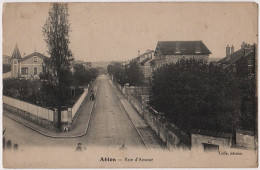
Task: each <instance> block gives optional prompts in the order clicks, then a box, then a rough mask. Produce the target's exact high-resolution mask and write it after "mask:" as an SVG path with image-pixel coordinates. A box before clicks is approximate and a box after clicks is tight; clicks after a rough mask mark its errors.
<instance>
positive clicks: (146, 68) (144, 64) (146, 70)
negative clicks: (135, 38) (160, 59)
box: [140, 50, 155, 82]
mask: <svg viewBox="0 0 260 170" xmlns="http://www.w3.org/2000/svg"><path fill="white" fill-rule="evenodd" d="M154 52H155V51H153V50H147V51H146V52H145V53H144V54H142V56H145V59H144V60H142V61H141V62H140V66H141V69H142V71H143V74H144V79H145V82H147V81H148V80H149V78H150V77H151V76H152V72H153V68H152V67H151V61H153V60H154Z"/></svg>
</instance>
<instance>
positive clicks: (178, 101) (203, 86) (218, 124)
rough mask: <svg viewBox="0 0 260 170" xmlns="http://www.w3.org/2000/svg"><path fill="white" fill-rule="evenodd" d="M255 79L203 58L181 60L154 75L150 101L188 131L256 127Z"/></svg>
mask: <svg viewBox="0 0 260 170" xmlns="http://www.w3.org/2000/svg"><path fill="white" fill-rule="evenodd" d="M254 81H255V80H254V78H252V77H251V78H248V77H247V78H245V77H244V78H242V77H240V76H239V75H237V74H235V73H226V72H225V71H224V70H223V69H222V68H221V67H218V66H213V65H208V64H207V63H205V62H204V61H198V60H194V59H190V60H180V61H179V62H177V63H176V64H169V65H165V66H163V67H161V68H159V69H158V70H157V71H156V72H155V73H154V74H153V79H152V83H151V89H152V95H151V101H150V104H151V105H152V106H153V107H155V108H156V109H157V110H158V111H160V112H164V113H165V116H166V117H167V118H168V119H169V120H170V121H172V122H173V123H175V124H176V125H177V126H179V127H180V128H182V129H184V130H187V131H188V132H190V130H192V129H205V130H211V131H224V132H232V131H233V130H234V128H238V127H241V126H242V127H243V128H246V129H248V130H254V128H255V127H254V125H255V123H254V118H255V110H254V109H255V97H254V94H255V90H254V87H255V84H254Z"/></svg>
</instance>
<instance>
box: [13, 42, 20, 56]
mask: <svg viewBox="0 0 260 170" xmlns="http://www.w3.org/2000/svg"><path fill="white" fill-rule="evenodd" d="M12 59H22V57H21V54H20V51H19V49H18V46H17V44H16V45H15V47H14V51H13V55H12Z"/></svg>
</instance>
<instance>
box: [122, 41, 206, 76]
mask: <svg viewBox="0 0 260 170" xmlns="http://www.w3.org/2000/svg"><path fill="white" fill-rule="evenodd" d="M139 53H140V51H138V57H136V58H134V59H132V60H131V61H136V62H137V63H138V64H139V66H140V68H141V69H142V71H143V74H144V78H145V81H148V80H149V79H150V77H151V75H152V72H153V71H155V70H156V69H158V68H159V67H161V66H163V65H164V64H170V63H176V62H177V61H178V60H180V59H183V58H185V59H190V58H195V59H203V60H205V61H208V59H209V55H210V54H211V52H210V50H209V49H208V48H207V47H206V45H205V44H204V43H203V42H202V41H158V43H157V46H156V49H155V50H147V51H146V52H145V53H143V54H141V55H140V54H139ZM129 63H130V61H126V62H124V63H123V66H124V67H128V66H129Z"/></svg>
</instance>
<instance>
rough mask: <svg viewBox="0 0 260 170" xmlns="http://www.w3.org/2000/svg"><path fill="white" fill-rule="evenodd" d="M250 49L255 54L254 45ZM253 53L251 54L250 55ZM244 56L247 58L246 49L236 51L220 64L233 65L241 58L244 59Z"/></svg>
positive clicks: (220, 61)
mask: <svg viewBox="0 0 260 170" xmlns="http://www.w3.org/2000/svg"><path fill="white" fill-rule="evenodd" d="M249 49H252V52H254V45H251V46H250V47H249ZM252 52H249V53H248V54H250V53H252ZM244 56H245V53H244V49H239V50H237V51H235V52H234V53H232V54H231V55H230V56H229V57H225V58H223V59H221V60H219V61H218V63H221V64H231V63H234V62H235V61H236V60H238V59H239V58H241V57H244Z"/></svg>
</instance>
